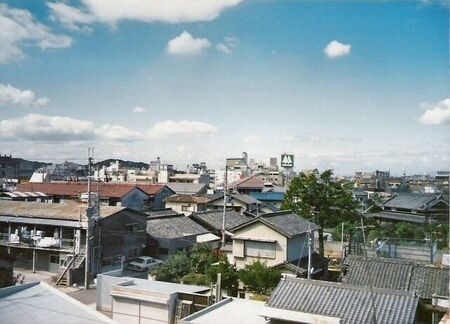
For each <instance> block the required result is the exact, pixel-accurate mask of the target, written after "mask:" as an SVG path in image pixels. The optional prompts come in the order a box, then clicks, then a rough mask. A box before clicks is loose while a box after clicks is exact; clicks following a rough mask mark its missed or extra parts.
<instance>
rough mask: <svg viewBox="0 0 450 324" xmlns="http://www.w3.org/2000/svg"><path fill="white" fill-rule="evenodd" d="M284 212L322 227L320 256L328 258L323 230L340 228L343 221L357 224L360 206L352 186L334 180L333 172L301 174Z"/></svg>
mask: <svg viewBox="0 0 450 324" xmlns="http://www.w3.org/2000/svg"><path fill="white" fill-rule="evenodd" d="M282 208H283V209H290V210H292V211H293V212H294V213H296V214H298V215H300V216H301V217H303V218H306V219H309V220H310V221H312V222H314V223H316V224H317V225H319V226H320V229H319V230H318V232H319V253H320V255H321V256H324V247H323V228H325V227H336V226H337V225H338V224H339V223H341V222H343V221H347V220H348V221H354V220H357V219H358V218H357V217H356V216H357V212H356V210H357V203H356V201H355V200H354V199H353V195H352V184H351V183H344V182H341V181H336V180H334V179H333V171H332V170H326V171H324V172H322V173H319V171H318V170H317V169H315V170H313V171H312V172H311V173H308V174H306V173H303V172H302V173H300V174H299V175H298V176H297V177H295V178H293V179H292V181H291V184H290V186H289V188H288V190H287V192H286V197H285V200H284V202H283V206H282Z"/></svg>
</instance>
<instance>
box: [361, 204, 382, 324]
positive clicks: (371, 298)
mask: <svg viewBox="0 0 450 324" xmlns="http://www.w3.org/2000/svg"><path fill="white" fill-rule="evenodd" d="M373 206H374V205H372V206H370V207H369V208H367V209H366V210H364V211H363V212H361V214H360V215H361V231H362V235H363V243H364V258H365V260H366V263H368V256H367V242H366V233H365V230H364V215H365V214H366V213H367V212H368V211H369V210H370V209H371V208H372V207H373ZM367 269H368V267H366V271H367ZM368 277H369V287H370V304H371V308H372V319H373V323H374V324H377V323H378V322H377V313H376V308H375V295H374V292H373V278H372V275H371V274H370V273H369V274H368Z"/></svg>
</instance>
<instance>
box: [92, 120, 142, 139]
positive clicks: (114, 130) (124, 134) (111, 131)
mask: <svg viewBox="0 0 450 324" xmlns="http://www.w3.org/2000/svg"><path fill="white" fill-rule="evenodd" d="M95 134H96V135H97V136H99V137H103V138H106V139H111V140H115V141H120V142H133V141H137V140H140V139H142V134H141V133H139V132H137V131H133V130H131V129H129V128H126V127H123V126H119V125H109V124H105V125H103V126H102V127H100V128H97V129H96V130H95Z"/></svg>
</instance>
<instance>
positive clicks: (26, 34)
mask: <svg viewBox="0 0 450 324" xmlns="http://www.w3.org/2000/svg"><path fill="white" fill-rule="evenodd" d="M71 44H72V39H71V38H70V37H68V36H64V35H56V34H54V33H53V32H52V30H51V29H50V28H49V27H48V26H45V25H43V24H41V23H39V22H38V21H36V20H35V19H34V18H33V16H32V15H31V13H30V12H29V11H27V10H24V9H14V8H10V7H8V6H7V5H6V4H0V64H6V63H9V62H13V61H18V60H21V59H23V58H24V56H25V55H24V53H23V52H22V49H21V47H23V46H36V47H39V48H41V49H42V50H45V49H48V48H63V47H69V46H70V45H71Z"/></svg>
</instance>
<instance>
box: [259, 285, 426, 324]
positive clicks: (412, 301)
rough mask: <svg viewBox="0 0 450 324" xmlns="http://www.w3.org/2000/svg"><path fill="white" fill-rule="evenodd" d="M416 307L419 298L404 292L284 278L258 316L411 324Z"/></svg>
mask: <svg viewBox="0 0 450 324" xmlns="http://www.w3.org/2000/svg"><path fill="white" fill-rule="evenodd" d="M418 303H419V298H418V297H417V296H414V295H413V294H410V293H407V292H401V291H394V290H387V289H379V288H375V289H373V291H371V289H370V288H369V287H367V286H366V287H357V286H353V285H348V284H341V283H335V282H329V281H318V280H307V279H301V278H285V279H281V281H280V283H279V284H278V286H277V287H276V288H275V291H274V292H273V293H272V295H271V296H270V298H269V300H268V301H267V303H266V305H265V307H264V308H263V309H262V311H261V312H260V315H261V316H263V317H264V318H265V319H266V321H268V322H269V323H280V322H281V323H284V322H285V321H286V322H289V323H291V322H293V323H315V324H319V323H320V324H325V323H326V324H331V323H334V324H341V323H342V324H344V323H348V324H353V323H380V324H381V323H383V324H390V323H402V324H413V323H416V312H417V305H418ZM374 309H375V311H374Z"/></svg>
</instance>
